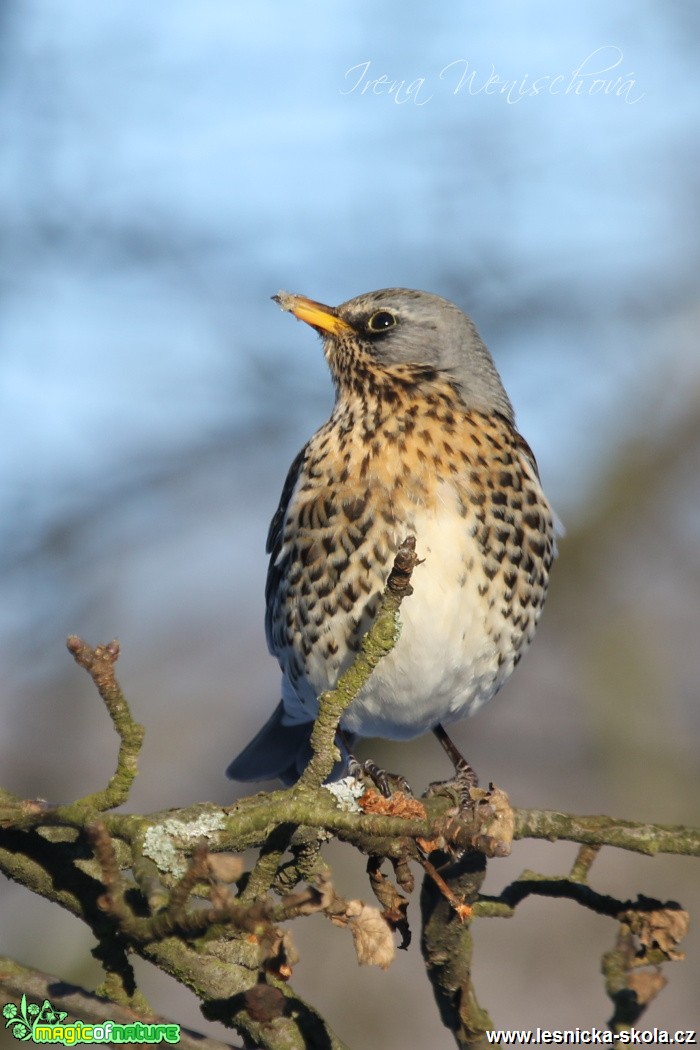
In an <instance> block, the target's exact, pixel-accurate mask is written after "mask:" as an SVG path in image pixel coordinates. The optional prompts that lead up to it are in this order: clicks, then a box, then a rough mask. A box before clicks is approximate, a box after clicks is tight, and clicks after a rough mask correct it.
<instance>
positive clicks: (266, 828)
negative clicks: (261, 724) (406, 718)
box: [0, 537, 700, 1050]
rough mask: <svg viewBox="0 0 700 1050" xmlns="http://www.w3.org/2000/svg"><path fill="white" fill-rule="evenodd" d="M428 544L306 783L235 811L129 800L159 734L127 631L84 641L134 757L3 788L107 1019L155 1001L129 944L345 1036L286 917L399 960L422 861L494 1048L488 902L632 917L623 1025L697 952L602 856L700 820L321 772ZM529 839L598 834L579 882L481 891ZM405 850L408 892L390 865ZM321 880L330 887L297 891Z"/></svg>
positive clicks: (264, 1038)
mask: <svg viewBox="0 0 700 1050" xmlns="http://www.w3.org/2000/svg"><path fill="white" fill-rule="evenodd" d="M416 560H417V559H416V554H415V544H414V543H413V541H412V539H411V538H410V537H409V539H408V540H407V541H406V543H404V544H403V545H402V547H401V548H400V550H399V552H398V553H397V558H396V563H395V566H394V570H393V572H392V574H391V577H390V581H389V585H388V587H387V591H386V593H385V595H384V598H383V600H382V603H381V607H380V610H379V613H378V616H377V619H376V621H375V624H374V625H373V627H372V629H371V631H370V632H369V634H368V636H367V637H366V638H365V640H364V643H363V647H362V652H361V653H360V654H359V655H358V658H357V660H356V662H355V664H353V666H352V667H351V668H350V669H349V670H348V672H347V673H346V674H345V675H344V676H343V677H342V678H341V680H340V681H339V683H338V686H337V688H336V689H335V690H333V691H332V692H329V693H327V694H325V695H324V696H323V697H322V698H321V702H320V712H319V717H318V720H317V722H316V725H315V727H314V732H313V736H312V750H313V755H312V759H311V761H310V763H309V765H308V767H307V769H306V770H305V772H304V774H303V775H302V778H301V780H300V782H299V783H298V784H297V785H295V786H294V787H293V788H290V789H287V790H284V791H274V792H269V793H267V794H259V795H255V796H253V797H251V798H246V799H242V800H240V801H239V802H237V803H235V804H234V805H233V806H230V807H227V808H222V807H219V806H215V805H213V804H207V803H205V804H201V805H194V806H191V807H188V808H186V809H181V810H178V811H172V810H168V811H165V812H162V813H152V814H146V815H139V814H126V813H115V812H113V810H114V808H115V807H117V806H120V805H122V804H123V803H124V802H125V801H126V799H127V797H128V793H129V790H130V787H131V784H132V782H133V779H134V777H135V775H136V771H137V759H138V755H139V751H140V747H141V744H142V741H143V733H144V731H143V728H142V727H141V726H140V725H138V724H137V723H136V722H135V721H134V720H133V718H132V716H131V713H130V711H129V707H128V704H127V702H126V699H125V697H124V695H123V693H122V691H121V689H120V687H119V685H118V683H117V681H116V678H115V674H114V663H115V661H116V658H117V656H118V652H119V649H118V645H117V644H116V643H115V642H112V643H110V644H109V645H106V646H98V647H96V648H95V649H92V648H91V647H90V646H88V645H86V644H85V643H84V642H82V641H81V640H80V639H77V638H71V639H69V649H70V651H71V653H72V654H73V656H74V658H75V659H76V661H77V662H78V663H79V664H80V665H81V666H83V667H85V668H86V670H87V671H88V673H89V674H90V676H91V678H92V679H93V681H94V683H95V685H96V687H97V690H98V692H99V694H100V696H101V697H102V700H103V702H104V703H105V706H106V707H107V710H108V712H109V715H110V718H111V719H112V723H113V725H114V727H115V729H116V731H117V733H118V735H119V740H120V744H119V753H118V758H117V767H116V771H115V773H114V775H113V776H112V777H111V779H110V781H109V783H108V785H107V787H106V788H105V789H104V790H101V791H97V792H94V793H93V794H90V795H87V796H85V797H83V798H81V799H78V800H77V801H76V802H74V803H72V804H70V805H51V804H49V803H46V802H43V801H42V800H23V799H20V798H17V797H16V796H14V795H12V794H11V793H10V792H8V791H4V790H1V789H0V871H3V872H4V873H5V874H6V875H7V876H8V877H9V878H11V879H14V880H15V881H17V882H18V883H20V884H22V885H24V886H26V887H27V888H28V889H30V890H32V891H34V892H35V893H37V894H39V895H41V896H43V897H45V898H46V899H48V900H51V901H54V902H55V903H57V904H60V905H61V906H62V907H64V908H66V909H67V910H69V911H70V912H71V913H72V914H74V915H75V916H77V917H78V918H80V919H82V920H83V921H84V922H86V923H87V924H88V925H89V926H90V928H91V930H92V931H93V933H94V935H95V938H96V940H97V947H96V948H95V950H94V954H95V955H96V956H97V957H98V958H99V959H100V961H101V962H102V964H103V966H104V969H105V981H104V984H103V985H102V987H101V989H100V991H101V994H102V995H104V996H107V997H108V1000H109V1006H108V1007H107V1008H106V1010H107V1016H110V1015H111V1016H112V1017H114V1016H118V1013H117V1011H118V1010H124V1011H126V1012H127V1014H128V1015H129V1016H139V1017H148V1016H153V1015H152V1013H151V1012H150V1008H149V1007H148V1005H147V1004H146V1003H145V1000H143V997H142V996H140V994H139V991H138V989H137V988H136V986H135V982H134V975H133V971H132V969H131V966H130V963H129V959H128V956H129V953H136V954H138V955H140V956H142V957H143V958H144V959H147V960H149V961H151V962H152V963H154V964H155V965H156V966H158V967H160V968H161V969H162V970H163V971H164V972H166V973H168V974H170V975H172V976H173V977H175V978H176V979H177V980H179V981H180V982H181V983H183V984H185V985H186V986H187V987H189V988H191V989H192V990H193V991H194V992H195V994H197V995H198V996H199V998H200V1000H201V1002H202V1009H203V1012H204V1013H205V1015H206V1016H207V1017H210V1018H213V1019H217V1020H220V1021H223V1022H224V1023H225V1024H228V1025H230V1026H234V1027H236V1028H237V1029H238V1031H240V1032H241V1033H243V1035H244V1037H245V1039H246V1040H247V1041H248V1045H255V1046H260V1047H266V1048H269V1050H281V1048H284V1050H296V1048H299V1050H301V1048H302V1047H307V1046H323V1047H325V1048H329V1050H342V1047H343V1044H342V1042H341V1041H340V1040H339V1039H338V1038H337V1036H336V1035H335V1034H334V1033H333V1032H332V1030H331V1028H330V1026H329V1025H328V1023H327V1022H326V1021H325V1020H324V1019H323V1018H322V1017H320V1015H319V1014H318V1013H317V1012H316V1011H315V1010H314V1009H313V1008H312V1007H311V1006H310V1005H309V1004H308V1003H305V1002H303V1000H301V999H300V998H299V997H298V996H297V995H296V993H295V992H294V990H293V989H292V988H291V986H290V985H289V981H288V979H289V976H290V974H291V972H292V970H293V967H294V963H295V958H296V956H295V952H294V948H293V945H292V943H291V940H290V938H289V934H288V932H287V931H283V930H281V929H280V925H279V924H280V923H282V922H285V921H287V920H289V919H291V918H299V917H301V916H304V915H308V914H311V913H312V912H321V913H323V914H325V915H327V916H328V918H330V919H331V920H332V921H333V922H334V923H336V925H340V926H344V927H345V928H348V929H350V930H351V932H352V935H353V939H354V941H355V944H356V948H357V951H358V959H359V961H361V962H374V963H376V964H377V965H381V966H384V965H388V962H389V961H390V959H391V955H392V954H393V943H392V936H391V931H394V930H395V931H398V932H399V933H400V935H401V937H402V941H403V946H406V945H407V944H408V941H409V939H410V930H409V926H408V915H407V909H408V898H407V897H405V896H404V895H403V893H402V892H400V890H403V891H405V892H406V893H410V891H411V889H412V883H413V875H412V873H411V871H410V865H411V864H413V863H415V862H416V861H418V862H420V864H421V865H422V866H423V868H424V870H425V871H426V873H427V874H426V878H425V880H424V886H423V892H422V896H421V909H422V917H423V937H422V946H423V953H424V957H425V961H426V967H427V970H428V974H429V977H430V979H431V982H432V983H433V988H434V991H435V996H436V999H437V1002H438V1005H439V1008H440V1012H441V1016H442V1018H443V1021H444V1023H445V1024H446V1025H447V1027H448V1028H449V1029H450V1030H451V1031H452V1033H453V1035H454V1037H455V1040H456V1042H457V1044H458V1045H459V1046H461V1047H481V1046H483V1045H485V1043H484V1039H485V1036H484V1033H485V1032H486V1031H487V1030H489V1028H490V1025H491V1022H490V1019H489V1017H488V1015H487V1014H486V1013H485V1011H483V1010H482V1009H481V1007H480V1006H479V1004H478V1002H477V1000H476V997H475V995H474V989H473V985H472V981H471V955H472V943H471V933H470V921H471V915H472V913H473V915H474V916H475V917H489V916H493V917H496V916H500V917H507V916H509V915H512V914H513V912H514V910H515V908H516V907H517V905H518V903H519V902H520V901H522V900H523V899H525V897H527V896H528V895H531V894H538V895H544V896H549V897H552V898H556V897H566V898H567V899H569V900H575V901H576V902H577V903H579V904H580V905H582V906H584V907H586V908H589V909H591V910H593V911H595V912H596V913H598V914H602V915H606V916H609V917H610V918H612V919H613V920H614V921H615V922H616V923H617V925H618V935H617V939H616V941H615V946H614V948H613V949H612V950H611V951H610V952H608V953H606V956H605V959H604V960H603V971H604V975H605V982H606V990H607V991H608V994H609V996H610V998H611V1000H612V1002H613V1004H614V1014H613V1017H612V1018H611V1020H610V1026H611V1028H613V1030H615V1031H618V1030H621V1028H622V1027H624V1026H625V1025H629V1024H631V1023H634V1022H635V1021H636V1020H637V1019H638V1017H639V1015H640V1014H641V1012H642V1011H643V1009H644V1008H645V1006H646V1004H647V1003H648V1002H649V1001H650V999H651V998H652V997H653V995H655V994H657V992H658V991H659V990H660V988H661V987H662V986H663V983H664V979H663V978H661V977H660V976H659V975H658V974H656V973H654V974H652V975H651V976H650V975H649V967H657V966H658V965H659V964H660V963H662V962H666V961H672V960H674V959H678V958H680V957H681V954H680V952H679V951H678V950H677V944H678V943H679V942H680V940H681V939H682V936H683V934H684V932H685V927H686V925H687V916H686V913H685V912H684V911H683V910H682V908H680V906H679V905H677V904H675V903H673V902H665V903H664V902H660V901H650V900H648V899H646V898H643V897H639V896H638V897H636V898H631V899H629V900H618V899H615V898H612V897H609V896H607V895H605V894H601V893H599V892H598V891H596V890H594V889H593V888H592V887H591V886H589V885H588V879H589V875H590V870H591V866H592V864H593V862H594V860H595V858H596V856H597V855H598V852H599V850H600V849H601V848H602V847H603V846H612V847H615V848H618V849H625V850H629V851H633V852H638V853H642V854H645V855H649V856H653V855H656V854H661V853H667V854H684V855H686V856H700V829H697V828H689V827H679V826H667V825H653V824H643V823H637V822H631V821H623V820H618V819H614V818H611V817H607V816H578V815H575V814H566V813H559V812H556V811H547V810H526V809H517V808H511V806H510V804H509V802H508V800H507V798H506V796H505V795H504V794H503V792H500V791H498V789H494V788H493V787H491V788H490V789H489V790H488V791H479V790H477V789H474V791H473V792H472V799H471V804H470V805H469V806H468V807H467V808H460V807H459V806H458V805H456V803H458V802H459V798H458V796H455V795H453V794H452V795H451V794H450V793H449V791H448V792H446V793H444V794H436V795H434V796H433V797H430V798H426V799H424V800H423V801H421V802H418V801H417V800H415V799H410V800H406V799H405V798H404V797H403V796H399V795H396V796H393V797H392V799H390V800H382V799H379V800H378V801H377V800H376V799H375V800H374V801H373V802H372V805H370V801H372V800H371V799H370V798H369V793H368V794H367V795H366V796H365V797H364V798H363V800H362V803H363V806H362V808H361V809H360V808H356V809H355V810H352V809H346V808H342V807H341V806H340V805H339V803H338V799H337V798H336V797H335V796H334V795H333V794H332V793H331V792H330V791H328V790H327V789H326V788H324V787H322V786H321V785H322V784H323V781H324V779H325V778H326V777H327V776H328V774H329V773H330V771H331V769H332V767H333V764H334V762H335V761H336V760H337V752H336V746H335V735H336V730H337V727H338V724H339V720H340V718H341V717H342V713H343V711H344V710H345V708H346V707H347V705H348V704H349V703H350V702H351V701H352V699H353V698H354V697H355V696H356V695H357V694H358V693H359V691H360V689H362V687H363V686H364V685H365V683H366V682H367V680H368V678H369V676H370V674H371V673H372V670H373V668H374V667H375V666H376V664H377V662H378V661H379V660H380V659H382V657H383V656H384V655H386V653H388V652H390V651H391V648H392V647H393V645H394V644H395V642H396V638H397V636H398V629H399V620H398V612H399V606H400V603H401V601H402V600H403V598H404V597H405V596H407V595H408V594H410V593H411V588H410V574H411V571H412V569H413V567H414V566H415V564H416ZM377 799H378V796H377ZM331 836H332V837H336V838H338V839H340V840H342V841H344V842H346V843H348V844H349V845H352V846H354V847H356V848H357V849H359V850H360V851H362V852H363V853H365V854H366V855H367V856H368V857H369V864H368V871H369V875H370V883H371V886H372V889H373V891H374V893H375V895H376V897H377V899H378V900H379V903H380V905H381V909H382V910H381V911H379V910H378V909H376V908H371V907H368V906H366V905H364V904H362V902H359V901H344V900H343V899H342V898H341V897H339V896H338V895H337V894H336V893H335V891H334V890H333V887H332V883H331V881H330V872H329V869H328V868H327V865H326V864H325V862H324V860H323V857H322V852H321V846H322V842H323V841H325V840H326V839H327V838H329V837H331ZM522 838H540V839H546V840H548V841H556V840H558V839H565V840H569V841H572V842H577V843H579V844H580V849H579V852H578V855H577V857H576V860H575V862H574V864H573V867H572V868H571V871H570V872H569V873H568V874H565V875H562V876H561V877H559V878H552V877H551V876H547V877H545V876H542V875H538V874H537V873H534V872H524V873H523V875H522V876H521V877H520V878H519V879H517V880H515V882H513V883H511V885H510V886H508V887H506V888H505V889H504V890H503V891H502V893H501V894H500V895H499V896H497V897H493V896H483V895H481V893H480V887H481V882H482V880H483V874H484V871H485V864H486V857H497V856H500V855H504V854H505V853H507V852H509V850H510V848H511V842H512V841H513V840H517V839H522ZM251 847H256V848H258V849H259V850H260V855H259V859H258V861H257V863H256V865H255V866H254V868H253V870H252V871H251V872H249V873H247V874H245V873H243V871H242V864H241V862H240V861H239V860H238V859H237V858H236V857H230V856H228V855H229V854H237V853H240V852H242V851H244V850H246V849H248V848H251ZM385 860H389V861H390V863H391V864H392V866H393V868H394V872H395V875H396V878H397V881H398V884H399V887H400V889H399V888H398V887H397V886H394V884H393V883H392V882H391V880H389V879H388V878H387V877H386V875H385V874H384V873H383V872H382V871H381V866H382V863H383V862H384V861H385ZM308 880H311V881H312V882H313V883H314V884H313V885H310V886H309V885H306V886H303V888H301V889H299V890H296V891H295V887H296V886H297V885H298V884H299V883H300V882H302V883H304V882H305V881H308ZM273 890H274V893H272V892H271V891H273ZM640 966H641V967H642V970H641V971H640ZM644 967H646V968H647V969H646V970H645V969H644ZM0 971H1V972H0V987H4V989H5V991H6V992H7V994H9V995H10V996H12V995H15V994H16V989H17V987H19V985H18V984H17V981H18V980H20V981H22V980H24V981H25V984H26V987H25V991H26V990H28V989H30V988H33V987H34V984H32V981H33V980H34V978H32V976H31V974H30V972H29V971H26V972H25V974H24V977H22V976H21V973H22V971H21V968H19V969H18V968H17V965H15V964H12V965H11V966H10V965H7V966H5V967H2V968H0ZM18 974H20V977H19V978H18V976H17V975H18ZM85 994H87V993H85ZM95 1009H96V1010H97V1007H95ZM100 1009H101V1008H100ZM86 1016H92V1015H86ZM100 1019H104V1015H103V1016H102V1017H101V1018H100Z"/></svg>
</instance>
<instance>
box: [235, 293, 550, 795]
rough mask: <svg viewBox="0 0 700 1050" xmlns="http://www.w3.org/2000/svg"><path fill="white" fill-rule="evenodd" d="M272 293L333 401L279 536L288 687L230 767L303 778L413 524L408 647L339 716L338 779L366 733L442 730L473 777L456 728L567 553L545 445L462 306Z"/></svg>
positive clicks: (275, 618)
mask: <svg viewBox="0 0 700 1050" xmlns="http://www.w3.org/2000/svg"><path fill="white" fill-rule="evenodd" d="M272 298H273V299H274V300H275V301H276V302H277V303H278V305H279V306H280V307H281V308H282V309H283V310H284V311H287V312H289V313H291V314H292V315H293V316H294V317H296V318H297V319H298V320H301V321H303V322H305V323H306V324H307V325H310V326H311V327H312V328H313V329H315V331H316V332H317V333H318V334H319V335H320V336H321V339H322V345H323V353H324V356H325V359H326V362H327V364H328V367H329V369H330V373H331V377H332V380H333V385H334V387H335V405H334V408H333V411H332V413H331V415H330V418H329V419H328V420H327V422H326V423H324V424H323V425H322V426H321V427H320V428H319V429H318V430H317V431H316V433H315V434H314V435H313V436H312V437H311V439H310V440H309V441H308V442H307V443H306V445H304V447H303V448H302V449H301V451H300V452H299V454H298V455H297V456H296V458H295V459H294V461H293V463H292V465H291V467H290V469H289V473H288V474H287V478H286V481H285V483H284V487H283V490H282V496H281V499H280V502H279V506H278V508H277V511H276V512H275V514H274V516H273V518H272V522H271V524H270V528H269V532H268V537H267V553H268V554H269V556H270V561H269V568H268V573H267V582H266V589H265V597H266V615H265V629H266V636H267V643H268V647H269V650H270V652H271V653H272V654H273V655H274V656H276V658H277V660H278V662H279V665H280V668H281V671H282V685H281V699H280V701H279V703H278V705H277V707H276V708H275V710H274V711H273V713H272V715H271V716H270V718H269V719H268V721H267V722H266V723H265V725H264V726H263V727H262V729H261V730H260V731H259V732H258V733H257V735H256V736H255V737H254V738H253V740H252V741H251V742H250V743H249V744H248V745H247V746H246V747H245V748H244V749H243V750H242V751H241V752H240V754H239V755H238V756H237V757H236V758H235V759H234V760H233V761H232V762H231V763H230V765H229V767H228V769H227V771H226V772H227V775H228V776H229V777H230V778H231V779H233V780H237V781H244V782H245V781H260V780H274V779H280V780H281V781H282V782H283V783H284V784H288V785H289V784H293V783H294V782H295V781H296V780H297V779H298V778H299V776H300V775H301V772H302V771H303V769H304V767H305V766H306V764H307V762H308V759H309V758H310V755H311V750H310V736H311V730H312V727H313V722H314V719H315V717H316V714H317V711H318V698H319V696H320V694H321V693H323V692H324V691H325V690H328V689H332V688H333V686H334V685H335V684H336V682H337V680H338V678H339V676H340V675H341V674H342V673H343V672H344V671H345V670H346V669H347V668H348V667H349V666H350V665H351V664H352V662H353V660H354V658H355V657H356V655H357V653H358V651H359V649H360V645H361V641H362V638H363V636H364V634H365V633H366V632H367V630H368V629H369V627H370V626H371V624H372V622H373V619H374V617H375V616H376V614H377V610H378V607H379V603H380V599H381V596H382V593H383V590H384V587H385V585H386V582H387V578H388V575H389V573H390V571H391V568H392V564H393V559H394V556H395V554H396V552H397V550H398V547H399V545H400V544H401V543H402V542H403V541H404V540H405V539H406V537H407V536H409V535H410V536H413V537H415V542H416V553H417V555H418V557H419V559H420V561H419V564H418V565H417V567H416V568H415V570H414V572H413V577H412V585H413V595H412V597H410V598H409V599H408V600H406V601H404V602H403V604H402V607H401V612H400V619H401V631H400V635H399V638H398V641H397V643H396V645H395V647H394V649H393V650H392V651H391V652H390V653H389V654H387V655H386V656H385V657H384V658H383V659H382V660H381V661H380V663H379V664H378V666H377V667H376V668H375V670H374V671H373V673H372V675H371V676H370V678H369V680H368V682H367V683H366V685H365V686H364V687H363V688H362V690H361V691H360V692H359V693H358V695H357V696H356V697H355V698H354V699H353V700H352V702H351V703H350V705H349V707H348V708H347V709H346V710H345V712H344V714H343V717H342V719H341V723H340V730H339V736H338V745H339V747H340V753H341V761H340V762H339V763H338V765H337V766H336V768H335V770H334V772H333V774H332V777H331V779H339V778H340V777H341V776H343V775H344V774H346V773H347V772H348V771H350V772H355V771H356V770H357V763H356V760H355V759H354V755H353V751H352V749H353V748H354V744H355V742H356V741H357V739H358V738H364V737H376V738H383V739H389V740H407V739H410V738H412V737H417V736H420V735H422V734H426V733H428V732H430V731H432V732H433V733H434V734H435V736H436V737H437V739H438V740H439V742H440V743H441V744H442V746H443V747H444V749H445V751H446V752H447V754H448V755H449V757H450V758H451V760H452V762H453V764H454V767H455V771H456V774H457V778H458V779H459V778H460V777H462V779H463V780H464V779H465V778H466V782H467V784H469V785H473V784H475V783H476V782H477V778H476V774H475V773H474V771H473V770H472V768H471V766H470V765H469V763H468V762H467V761H466V760H465V759H464V758H463V757H462V755H461V754H460V752H459V751H458V749H457V748H456V746H455V745H454V743H453V742H452V740H451V738H450V737H449V736H448V734H447V731H446V729H445V726H446V725H450V724H451V723H453V722H456V721H457V720H459V719H462V718H464V717H466V716H468V715H472V714H474V712H475V711H477V710H478V709H479V708H480V707H481V706H482V705H483V704H484V703H486V702H487V701H488V700H490V699H491V698H492V697H493V696H494V695H495V693H497V692H498V690H499V689H500V688H501V686H502V685H503V684H504V683H505V681H506V680H507V679H508V678H509V677H510V675H511V673H512V671H513V669H514V668H515V666H516V664H517V663H518V661H519V660H520V658H521V656H522V655H523V653H524V652H525V650H526V649H527V648H528V646H529V645H530V643H531V641H532V639H533V636H534V634H535V629H536V627H537V623H538V620H539V618H540V614H541V612H542V607H543V604H544V601H545V597H546V594H547V588H548V584H549V576H550V569H551V566H552V562H553V559H554V558H555V556H556V535H555V533H556V531H557V528H556V520H557V519H556V518H555V516H554V514H553V511H552V508H551V506H550V503H549V501H548V499H547V497H546V496H545V494H544V492H543V489H542V485H541V482H540V477H539V472H538V467H537V463H536V461H535V457H534V455H533V453H532V451H531V449H530V447H529V445H528V444H527V442H526V441H525V439H524V438H523V437H522V436H521V435H520V434H519V433H518V431H517V429H516V425H515V415H514V411H513V406H512V404H511V401H510V399H509V397H508V395H507V393H506V391H505V389H504V386H503V383H502V381H501V378H500V375H499V373H498V371H497V369H496V366H495V364H494V361H493V358H492V357H491V354H490V353H489V351H488V349H487V348H486V346H485V344H484V343H483V341H482V339H481V338H480V336H479V334H478V331H477V329H476V326H475V324H474V322H473V321H472V320H471V318H470V317H469V316H467V315H466V314H465V313H464V312H463V311H462V310H461V309H460V308H459V307H458V306H456V305H455V304H454V303H452V302H450V301H449V300H447V299H444V298H442V297H441V296H438V295H433V294H430V293H428V292H422V291H417V290H413V289H406V288H385V289H381V290H379V291H374V292H369V293H366V294H363V295H358V296H357V297H355V298H353V299H349V300H348V301H347V302H344V303H341V305H340V306H336V307H331V306H327V305H325V304H323V303H321V302H318V301H316V300H313V299H308V298H306V297H305V296H302V295H296V294H291V293H288V292H279V294H278V295H276V296H273V297H272ZM366 768H367V769H368V770H369V771H370V772H371V771H372V770H373V769H374V770H376V767H375V766H374V765H373V764H372V763H369V762H368V763H366ZM380 773H381V771H380ZM378 783H379V786H380V788H381V789H382V790H383V791H384V793H387V790H386V783H387V781H386V779H381V780H380V781H378Z"/></svg>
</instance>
